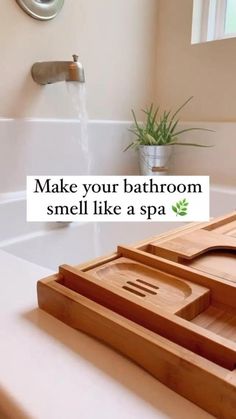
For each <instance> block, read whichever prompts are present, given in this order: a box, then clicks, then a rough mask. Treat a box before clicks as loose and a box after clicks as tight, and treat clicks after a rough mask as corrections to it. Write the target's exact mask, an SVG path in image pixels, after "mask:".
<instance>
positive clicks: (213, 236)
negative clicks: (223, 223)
mask: <svg viewBox="0 0 236 419" xmlns="http://www.w3.org/2000/svg"><path fill="white" fill-rule="evenodd" d="M150 247H151V249H152V250H154V251H155V254H160V256H161V255H162V254H161V252H162V251H163V250H164V252H165V254H166V255H167V258H168V254H169V255H170V257H173V256H174V257H181V258H184V259H194V258H196V257H197V256H199V255H202V254H203V253H207V252H209V251H210V250H215V249H224V250H236V238H234V237H230V236H227V235H223V234H217V233H214V232H212V231H207V230H204V229H200V230H196V231H193V232H191V233H187V234H183V235H182V236H180V237H178V238H174V239H171V240H167V241H164V242H161V244H160V243H155V242H153V243H151V245H150Z"/></svg>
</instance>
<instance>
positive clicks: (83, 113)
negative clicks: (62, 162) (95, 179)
mask: <svg viewBox="0 0 236 419" xmlns="http://www.w3.org/2000/svg"><path fill="white" fill-rule="evenodd" d="M66 86H67V89H68V93H69V95H70V97H71V100H72V104H73V106H74V109H75V110H76V115H77V118H78V121H79V131H78V142H79V144H80V146H81V152H82V155H83V161H84V164H85V169H84V173H83V175H84V176H86V175H91V166H92V158H91V150H89V136H88V121H89V119H88V113H87V105H86V84H85V83H75V82H71V83H70V82H67V83H66Z"/></svg>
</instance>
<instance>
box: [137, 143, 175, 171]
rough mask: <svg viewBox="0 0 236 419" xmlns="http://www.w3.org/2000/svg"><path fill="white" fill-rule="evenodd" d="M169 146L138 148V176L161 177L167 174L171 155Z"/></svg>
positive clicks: (171, 147)
mask: <svg viewBox="0 0 236 419" xmlns="http://www.w3.org/2000/svg"><path fill="white" fill-rule="evenodd" d="M172 149H173V146H171V145H161V146H157V145H147V146H140V147H139V167H140V174H141V175H144V176H163V175H166V174H167V173H168V169H169V161H170V157H171V154H172Z"/></svg>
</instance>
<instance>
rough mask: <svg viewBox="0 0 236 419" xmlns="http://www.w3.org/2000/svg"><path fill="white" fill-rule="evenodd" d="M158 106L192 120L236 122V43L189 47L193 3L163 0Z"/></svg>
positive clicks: (208, 43) (159, 21) (160, 21)
mask: <svg viewBox="0 0 236 419" xmlns="http://www.w3.org/2000/svg"><path fill="white" fill-rule="evenodd" d="M157 28H158V35H157V40H158V41H157V67H156V75H157V85H156V101H157V102H158V103H161V104H162V106H163V107H166V108H171V107H175V106H177V105H178V104H181V103H183V102H184V100H185V99H186V98H188V97H190V96H192V95H193V96H194V100H193V101H192V103H191V104H190V105H189V106H188V107H186V108H185V109H184V110H183V112H182V113H181V116H182V118H183V119H184V120H186V121H187V120H188V121H216V122H220V121H224V122H228V121H236V105H235V103H236V83H235V75H236V54H235V51H236V38H232V39H225V40H221V41H215V42H207V43H202V44H196V45H191V30H192V0H177V1H176V0H159V13H158V25H157Z"/></svg>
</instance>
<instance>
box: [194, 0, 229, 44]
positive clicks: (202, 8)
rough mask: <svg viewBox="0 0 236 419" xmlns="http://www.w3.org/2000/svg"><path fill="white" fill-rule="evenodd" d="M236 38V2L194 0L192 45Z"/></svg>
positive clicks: (226, 0) (227, 0)
mask: <svg viewBox="0 0 236 419" xmlns="http://www.w3.org/2000/svg"><path fill="white" fill-rule="evenodd" d="M232 37H236V0H194V2H193V25H192V43H193V44H195V43H199V42H206V41H214V40H216V39H225V38H232Z"/></svg>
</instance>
